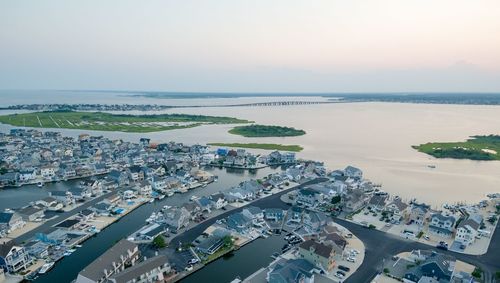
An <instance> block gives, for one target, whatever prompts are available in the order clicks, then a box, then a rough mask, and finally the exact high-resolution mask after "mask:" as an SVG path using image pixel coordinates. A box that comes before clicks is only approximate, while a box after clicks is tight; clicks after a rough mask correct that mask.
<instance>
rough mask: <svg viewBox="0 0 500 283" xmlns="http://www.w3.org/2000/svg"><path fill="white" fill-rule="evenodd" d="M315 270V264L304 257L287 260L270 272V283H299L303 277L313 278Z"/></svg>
mask: <svg viewBox="0 0 500 283" xmlns="http://www.w3.org/2000/svg"><path fill="white" fill-rule="evenodd" d="M313 270H314V265H313V264H311V263H310V262H308V261H306V260H304V259H293V260H287V261H286V262H283V263H278V264H277V265H276V266H275V267H274V269H273V270H272V271H271V272H269V283H291V282H293V283H298V282H301V281H300V279H301V278H304V277H307V278H312V277H313V274H312V272H313Z"/></svg>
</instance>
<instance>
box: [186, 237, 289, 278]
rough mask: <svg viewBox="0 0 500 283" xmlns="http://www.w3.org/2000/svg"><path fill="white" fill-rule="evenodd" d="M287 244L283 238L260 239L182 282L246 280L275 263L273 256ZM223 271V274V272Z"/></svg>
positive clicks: (214, 262) (212, 263)
mask: <svg viewBox="0 0 500 283" xmlns="http://www.w3.org/2000/svg"><path fill="white" fill-rule="evenodd" d="M284 244H286V241H285V240H284V239H283V236H281V235H280V236H274V235H273V236H271V237H269V238H267V239H262V238H259V239H257V240H255V241H253V242H251V243H249V244H247V245H245V246H243V247H242V248H240V249H239V250H237V251H235V252H233V253H231V254H230V255H229V256H225V257H221V258H219V259H217V260H215V261H213V262H211V263H210V264H208V265H207V266H205V267H204V268H202V269H200V270H198V271H196V272H195V273H193V274H191V275H189V276H188V277H186V278H184V279H183V280H181V282H183V283H198V282H220V283H225V282H231V281H232V280H233V279H235V278H236V277H239V278H241V279H244V278H246V277H248V276H250V275H251V274H253V273H254V272H255V271H257V270H259V269H260V268H262V267H267V266H268V265H269V263H271V262H272V261H273V259H272V258H271V255H272V254H273V253H275V252H279V253H281V247H283V245H284ZM222 270H223V272H221V271H222Z"/></svg>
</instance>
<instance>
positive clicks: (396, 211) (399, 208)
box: [385, 198, 408, 221]
mask: <svg viewBox="0 0 500 283" xmlns="http://www.w3.org/2000/svg"><path fill="white" fill-rule="evenodd" d="M385 211H387V212H389V213H391V214H392V219H393V220H394V221H400V220H401V219H403V218H405V217H406V215H407V211H408V205H407V204H406V203H404V202H403V201H401V199H400V198H395V199H394V200H393V201H392V202H391V203H389V204H388V205H387V206H386V207H385Z"/></svg>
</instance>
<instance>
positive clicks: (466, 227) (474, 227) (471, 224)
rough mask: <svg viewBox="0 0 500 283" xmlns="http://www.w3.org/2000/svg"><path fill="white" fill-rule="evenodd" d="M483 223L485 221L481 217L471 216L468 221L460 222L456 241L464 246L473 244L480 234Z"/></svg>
mask: <svg viewBox="0 0 500 283" xmlns="http://www.w3.org/2000/svg"><path fill="white" fill-rule="evenodd" d="M482 221H483V219H482V217H480V215H471V216H469V218H467V219H466V220H464V221H462V222H460V224H458V226H457V234H456V235H455V241H458V242H460V243H462V244H464V245H470V244H472V243H473V242H474V241H475V240H476V236H478V234H479V228H480V227H481V222H482Z"/></svg>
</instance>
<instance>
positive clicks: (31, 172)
mask: <svg viewBox="0 0 500 283" xmlns="http://www.w3.org/2000/svg"><path fill="white" fill-rule="evenodd" d="M35 179H36V169H35V168H26V169H22V170H20V171H19V182H21V183H29V182H31V181H33V180H35Z"/></svg>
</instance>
